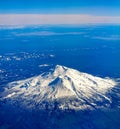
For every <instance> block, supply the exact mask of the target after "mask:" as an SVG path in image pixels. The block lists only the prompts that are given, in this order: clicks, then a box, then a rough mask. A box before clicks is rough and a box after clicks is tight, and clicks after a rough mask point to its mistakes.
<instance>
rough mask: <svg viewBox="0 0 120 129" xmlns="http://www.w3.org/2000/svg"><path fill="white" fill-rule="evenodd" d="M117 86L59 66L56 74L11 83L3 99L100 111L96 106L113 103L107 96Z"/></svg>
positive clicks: (106, 80) (110, 81)
mask: <svg viewBox="0 0 120 129" xmlns="http://www.w3.org/2000/svg"><path fill="white" fill-rule="evenodd" d="M116 85H117V83H116V82H115V81H114V80H112V79H109V78H100V77H96V76H92V75H90V74H87V73H82V72H79V71H77V70H75V69H71V68H68V67H65V66H60V65H57V66H56V67H55V69H54V71H53V72H49V73H46V74H41V75H39V76H36V77H32V78H29V79H26V80H22V81H16V82H12V83H9V84H8V86H7V88H5V91H4V92H3V93H2V96H3V99H4V98H11V100H12V99H13V98H14V100H15V98H16V99H18V100H19V99H20V98H21V99H23V100H24V101H32V102H35V103H42V102H43V101H51V102H54V100H55V101H56V100H58V103H59V104H58V105H59V108H61V109H65V108H66V105H67V107H69V108H71V109H76V110H77V109H84V108H88V107H90V108H91V107H97V106H98V104H97V102H107V104H110V103H111V99H110V98H109V97H108V96H107V95H106V93H107V92H108V91H109V90H111V89H112V88H113V87H115V86H116ZM34 96H35V97H34ZM61 99H62V101H61ZM76 100H77V101H76ZM105 104H106V103H105ZM26 105H27V103H26ZM76 105H77V106H76Z"/></svg>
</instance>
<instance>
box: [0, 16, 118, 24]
mask: <svg viewBox="0 0 120 129" xmlns="http://www.w3.org/2000/svg"><path fill="white" fill-rule="evenodd" d="M113 23H114V24H120V16H92V15H73V14H72V15H70V14H69V15H67V14H64V15H63V14H61V15H60V14H59V15H51V14H46V15H45V14H44V15H42V14H0V25H38V24H39V25H40V24H42V25H43V24H113Z"/></svg>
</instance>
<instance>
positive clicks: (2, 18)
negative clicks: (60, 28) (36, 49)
mask: <svg viewBox="0 0 120 129" xmlns="http://www.w3.org/2000/svg"><path fill="white" fill-rule="evenodd" d="M58 14H59V15H58ZM84 23H86V24H87V23H92V24H95V23H102V24H103V23H105V24H108V23H109V24H111V23H115V24H120V0H0V25H21V24H22V25H23V24H84Z"/></svg>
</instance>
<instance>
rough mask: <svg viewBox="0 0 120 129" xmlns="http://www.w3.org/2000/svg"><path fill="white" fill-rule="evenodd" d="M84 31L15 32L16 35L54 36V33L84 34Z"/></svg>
mask: <svg viewBox="0 0 120 129" xmlns="http://www.w3.org/2000/svg"><path fill="white" fill-rule="evenodd" d="M82 34H84V32H63V33H62V32H61V33H59V32H51V31H41V32H30V33H15V34H14V35H15V36H52V35H82Z"/></svg>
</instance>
